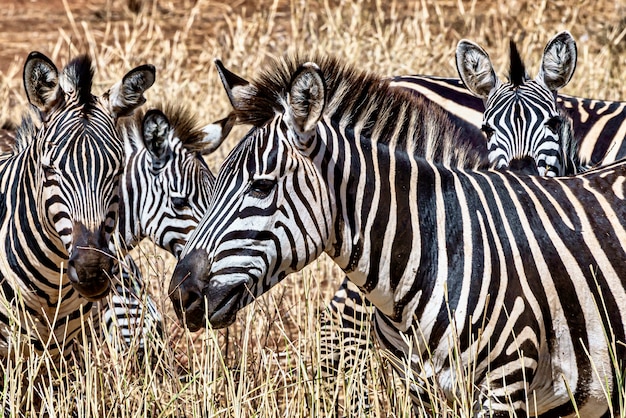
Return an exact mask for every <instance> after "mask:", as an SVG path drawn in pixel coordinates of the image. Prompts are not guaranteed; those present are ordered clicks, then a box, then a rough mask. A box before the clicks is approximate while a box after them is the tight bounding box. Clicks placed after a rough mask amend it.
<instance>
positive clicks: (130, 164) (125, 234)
mask: <svg viewBox="0 0 626 418" xmlns="http://www.w3.org/2000/svg"><path fill="white" fill-rule="evenodd" d="M218 126H219V128H220V129H219V130H213V131H209V132H205V130H207V128H209V127H210V125H209V126H208V127H204V130H203V129H201V128H200V127H199V125H198V123H197V122H196V121H195V119H194V117H193V115H192V114H191V113H190V112H189V111H188V110H187V109H185V108H183V107H181V106H172V105H165V106H159V107H156V108H153V109H151V110H150V111H148V112H147V113H146V114H145V115H143V114H142V113H140V112H137V114H136V115H135V116H134V117H133V118H128V119H126V120H124V121H120V126H119V132H120V135H121V136H122V138H123V139H124V141H125V144H126V164H125V168H124V174H123V181H122V185H121V187H120V196H121V201H120V216H119V220H118V224H117V240H118V247H119V248H121V249H122V250H123V251H122V253H123V254H122V255H125V257H124V263H122V269H121V277H119V280H117V281H116V282H115V284H114V291H113V292H112V294H111V296H110V297H109V298H107V299H106V300H105V301H104V302H105V303H104V304H103V306H100V307H99V310H100V311H101V314H102V320H103V324H104V326H105V329H104V330H105V337H106V338H108V339H109V341H111V342H115V341H122V342H124V344H125V345H126V347H131V346H132V344H136V345H137V346H138V348H142V347H145V346H146V344H145V341H146V340H147V339H150V338H151V337H152V336H154V335H156V334H160V333H161V330H162V317H161V314H160V312H159V309H158V307H157V305H156V304H155V303H154V301H153V300H152V299H151V298H150V296H149V295H148V294H147V288H146V286H145V284H144V280H143V278H142V275H141V272H140V270H139V268H138V267H137V265H136V264H135V262H134V261H133V259H132V258H131V257H130V256H129V255H128V254H126V250H129V249H131V248H133V247H134V246H135V245H136V244H137V243H138V242H139V241H141V240H142V239H143V238H150V239H151V240H152V241H153V242H155V243H156V244H157V245H158V246H160V247H161V248H163V249H165V250H167V251H169V252H170V253H172V254H173V255H174V256H176V257H177V256H178V255H179V254H180V251H182V249H183V246H184V244H185V243H186V242H187V238H188V236H189V234H190V233H191V231H193V230H194V229H195V227H196V226H197V224H198V222H199V221H200V219H201V218H202V216H203V215H204V213H205V212H206V210H207V208H208V203H209V199H210V197H211V194H212V192H213V185H214V183H215V176H214V175H213V173H212V172H211V171H210V170H209V167H208V166H207V164H206V162H205V161H204V158H203V157H204V156H205V155H207V154H209V153H211V152H213V151H214V150H215V149H216V148H217V147H218V146H219V145H220V143H221V142H222V140H223V139H224V137H225V136H226V135H228V132H229V130H230V127H231V126H232V125H231V124H230V121H229V120H228V118H227V119H225V120H223V121H220V122H219V125H218ZM116 335H119V336H120V337H121V339H120V338H115V336H116Z"/></svg>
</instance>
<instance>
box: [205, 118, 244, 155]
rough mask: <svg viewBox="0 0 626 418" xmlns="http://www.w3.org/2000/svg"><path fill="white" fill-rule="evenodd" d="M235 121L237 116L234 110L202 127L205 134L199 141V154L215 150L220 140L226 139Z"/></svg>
mask: <svg viewBox="0 0 626 418" xmlns="http://www.w3.org/2000/svg"><path fill="white" fill-rule="evenodd" d="M235 122H237V116H236V115H235V113H234V112H231V113H230V114H229V115H228V116H226V117H225V118H224V119H220V120H218V121H217V122H213V123H211V124H209V125H206V126H205V127H204V128H202V132H204V133H205V136H204V139H203V140H202V141H201V145H202V151H201V154H202V155H208V154H211V153H212V152H213V151H215V150H216V149H217V148H218V147H219V146H220V145H221V144H222V142H224V139H226V137H227V136H228V134H229V133H230V131H231V129H233V126H234V125H235Z"/></svg>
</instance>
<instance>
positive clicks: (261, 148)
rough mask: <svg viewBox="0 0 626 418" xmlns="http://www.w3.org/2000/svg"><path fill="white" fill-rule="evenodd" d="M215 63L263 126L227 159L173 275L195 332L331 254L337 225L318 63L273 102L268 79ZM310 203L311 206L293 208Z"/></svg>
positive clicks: (181, 312) (296, 75) (174, 293)
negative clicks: (324, 157)
mask: <svg viewBox="0 0 626 418" xmlns="http://www.w3.org/2000/svg"><path fill="white" fill-rule="evenodd" d="M216 64H217V66H218V72H219V74H220V77H221V79H222V82H223V84H224V86H225V88H226V91H227V93H228V96H229V98H230V101H231V103H232V105H233V107H234V108H235V112H236V113H237V114H238V115H239V117H240V119H239V121H240V122H243V123H252V124H253V125H255V126H254V128H252V130H251V131H250V132H249V133H248V134H247V135H246V136H245V137H244V139H243V140H242V141H241V142H240V143H239V144H238V145H237V146H236V147H235V148H234V149H233V150H232V151H231V153H230V154H229V156H228V157H227V158H226V160H225V161H224V162H223V164H222V167H221V169H220V172H219V174H218V177H217V181H216V188H215V192H214V195H213V197H212V200H211V206H210V208H209V212H208V213H207V214H206V215H205V217H204V218H203V219H202V221H201V222H200V224H199V225H198V228H197V229H196V230H195V231H194V233H193V234H192V236H191V237H190V241H189V242H188V243H187V245H186V247H185V249H184V250H183V253H182V254H181V260H180V262H179V264H178V265H177V267H176V269H175V271H174V273H173V277H172V281H171V283H170V287H169V294H170V297H171V299H172V301H173V304H174V308H175V310H176V312H177V315H178V316H179V318H180V319H181V320H184V321H186V324H187V326H188V327H189V328H190V329H192V330H196V329H199V328H200V327H202V326H204V325H205V323H206V320H208V321H210V323H211V324H212V325H213V326H214V327H224V326H227V325H229V324H230V323H232V322H233V321H234V319H235V316H236V313H237V311H238V310H239V309H241V308H242V307H244V306H246V305H248V304H249V303H250V302H251V301H252V300H253V299H254V298H255V297H256V296H259V295H261V294H263V293H264V292H266V291H267V290H269V289H270V288H271V287H272V286H273V285H275V284H276V283H277V282H278V281H280V280H281V279H282V278H284V277H285V276H286V275H287V274H289V273H291V272H294V271H298V270H300V269H302V268H303V267H304V266H305V265H307V264H308V263H310V262H311V261H313V260H314V259H316V258H317V257H318V256H319V255H320V254H321V253H322V252H323V251H325V250H327V248H325V247H326V245H327V243H328V242H329V241H330V238H331V230H332V224H333V222H332V216H333V215H332V210H331V209H330V208H331V207H332V205H331V204H330V199H331V198H330V195H329V193H328V190H327V188H326V185H325V183H324V182H323V181H321V179H316V177H317V176H319V172H318V171H317V170H316V168H315V167H314V166H313V165H312V159H314V157H313V155H314V154H315V153H316V152H318V151H319V149H318V148H319V141H318V140H317V137H318V135H323V133H322V134H320V133H318V131H317V129H316V128H317V122H318V121H319V120H320V119H321V118H322V113H323V111H324V108H325V94H326V92H325V84H324V83H325V82H324V79H323V77H322V76H321V73H320V70H319V68H318V67H317V66H316V65H315V64H312V63H307V64H304V65H302V66H300V67H299V68H297V69H295V71H294V72H292V73H291V74H293V76H292V77H291V82H290V83H289V86H290V87H289V89H288V90H287V91H286V93H284V94H283V96H281V97H276V98H275V99H276V100H275V101H272V100H271V99H269V100H265V99H266V98H269V97H272V95H268V93H269V92H268V91H265V90H263V87H262V86H261V84H263V83H262V82H261V83H259V84H256V85H255V84H251V83H248V82H247V81H245V80H244V79H242V78H241V77H238V76H236V75H234V74H233V73H231V72H229V71H227V70H226V69H225V68H224V67H223V66H222V64H221V63H220V62H219V61H217V62H216ZM268 79H269V80H271V76H269V75H268ZM266 81H268V80H266ZM287 81H288V80H287ZM255 102H256V103H255ZM251 106H252V107H251ZM303 201H304V202H307V206H306V208H305V207H303V206H300V205H298V204H294V203H295V202H303ZM292 225H297V227H293V228H291V227H290V226H292ZM183 318H185V319H183Z"/></svg>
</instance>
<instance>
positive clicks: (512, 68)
mask: <svg viewBox="0 0 626 418" xmlns="http://www.w3.org/2000/svg"><path fill="white" fill-rule="evenodd" d="M509 46H510V51H511V57H510V64H509V80H510V82H511V84H513V87H518V86H521V85H522V84H524V83H525V82H526V80H527V79H528V76H527V74H526V67H525V66H524V61H522V57H521V56H520V54H519V51H518V50H517V45H515V42H513V41H510V43H509Z"/></svg>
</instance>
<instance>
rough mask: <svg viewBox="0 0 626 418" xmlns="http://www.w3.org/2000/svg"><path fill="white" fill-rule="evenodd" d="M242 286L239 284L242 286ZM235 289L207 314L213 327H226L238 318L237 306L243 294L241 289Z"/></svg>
mask: <svg viewBox="0 0 626 418" xmlns="http://www.w3.org/2000/svg"><path fill="white" fill-rule="evenodd" d="M240 287H241V286H237V288H240ZM237 288H235V289H233V290H232V291H231V292H229V295H228V296H227V297H226V298H224V299H222V301H221V302H220V303H219V305H218V306H216V307H215V309H214V310H213V312H211V313H210V314H209V315H207V317H208V319H209V322H210V323H211V326H212V327H213V328H226V327H227V326H229V325H231V324H232V323H233V322H235V319H237V312H238V309H237V306H238V302H239V299H240V297H241V295H242V292H241V289H237Z"/></svg>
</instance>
